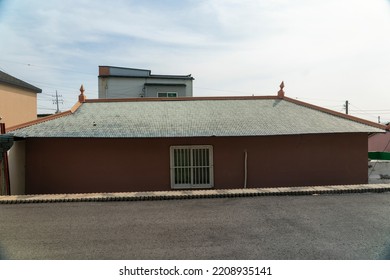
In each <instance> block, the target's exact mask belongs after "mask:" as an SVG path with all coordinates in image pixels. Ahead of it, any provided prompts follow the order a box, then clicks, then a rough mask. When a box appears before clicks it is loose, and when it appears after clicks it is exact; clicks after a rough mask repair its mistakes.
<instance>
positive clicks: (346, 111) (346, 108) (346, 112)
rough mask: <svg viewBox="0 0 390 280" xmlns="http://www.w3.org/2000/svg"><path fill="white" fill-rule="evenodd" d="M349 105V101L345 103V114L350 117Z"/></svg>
mask: <svg viewBox="0 0 390 280" xmlns="http://www.w3.org/2000/svg"><path fill="white" fill-rule="evenodd" d="M348 105H349V102H348V100H347V101H345V105H344V106H345V114H346V115H348Z"/></svg>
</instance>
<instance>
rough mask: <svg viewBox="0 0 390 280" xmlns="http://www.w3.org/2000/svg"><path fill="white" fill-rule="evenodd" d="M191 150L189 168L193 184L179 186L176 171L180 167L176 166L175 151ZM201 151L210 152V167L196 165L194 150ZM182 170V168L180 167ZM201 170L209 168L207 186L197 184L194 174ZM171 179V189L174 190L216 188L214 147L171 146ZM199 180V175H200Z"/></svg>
mask: <svg viewBox="0 0 390 280" xmlns="http://www.w3.org/2000/svg"><path fill="white" fill-rule="evenodd" d="M179 149H182V150H190V152H189V155H190V160H189V161H190V165H185V166H188V167H187V168H189V169H190V173H191V178H190V180H191V183H189V184H188V183H185V184H177V183H176V172H175V171H176V169H177V168H178V166H175V154H174V153H175V150H179ZM201 149H207V150H208V165H207V166H206V165H197V166H195V165H194V158H193V150H201ZM179 168H180V167H179ZM200 168H208V172H209V173H208V176H209V177H208V181H209V182H208V183H207V184H196V183H195V182H194V181H196V179H195V177H196V176H195V175H194V172H197V170H198V171H199V169H200ZM170 175H171V176H170V177H171V178H170V179H171V188H172V189H209V188H213V187H214V155H213V146H211V145H180V146H171V147H170ZM198 180H199V175H198Z"/></svg>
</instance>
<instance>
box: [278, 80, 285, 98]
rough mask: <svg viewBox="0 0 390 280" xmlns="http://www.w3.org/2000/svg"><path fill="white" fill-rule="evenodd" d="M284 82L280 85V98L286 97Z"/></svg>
mask: <svg viewBox="0 0 390 280" xmlns="http://www.w3.org/2000/svg"><path fill="white" fill-rule="evenodd" d="M283 88H284V81H282V83H281V84H280V90H279V91H278V97H279V98H283V97H284V90H283Z"/></svg>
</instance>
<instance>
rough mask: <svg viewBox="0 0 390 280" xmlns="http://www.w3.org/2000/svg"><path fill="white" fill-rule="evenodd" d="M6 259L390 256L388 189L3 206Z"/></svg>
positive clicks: (0, 241) (0, 250) (1, 241)
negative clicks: (371, 191)
mask: <svg viewBox="0 0 390 280" xmlns="http://www.w3.org/2000/svg"><path fill="white" fill-rule="evenodd" d="M0 258H3V259H104V260H105V259H390V193H381V194H375V193H367V194H343V195H314V196H271V197H270V196H268V197H253V198H222V199H220V198H216V199H191V200H165V201H138V202H134V201H133V202H131V201H129V202H73V203H53V204H51V203H41V204H16V205H14V204H2V205H0Z"/></svg>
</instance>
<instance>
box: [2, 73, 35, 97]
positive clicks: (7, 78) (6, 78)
mask: <svg viewBox="0 0 390 280" xmlns="http://www.w3.org/2000/svg"><path fill="white" fill-rule="evenodd" d="M0 83H4V84H8V85H12V86H16V87H20V88H24V89H27V90H30V91H33V92H35V93H40V92H42V90H41V89H40V88H37V87H35V86H33V85H31V84H29V83H26V82H24V81H22V80H19V79H17V78H15V77H13V76H11V75H9V74H7V73H5V72H3V71H0Z"/></svg>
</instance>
